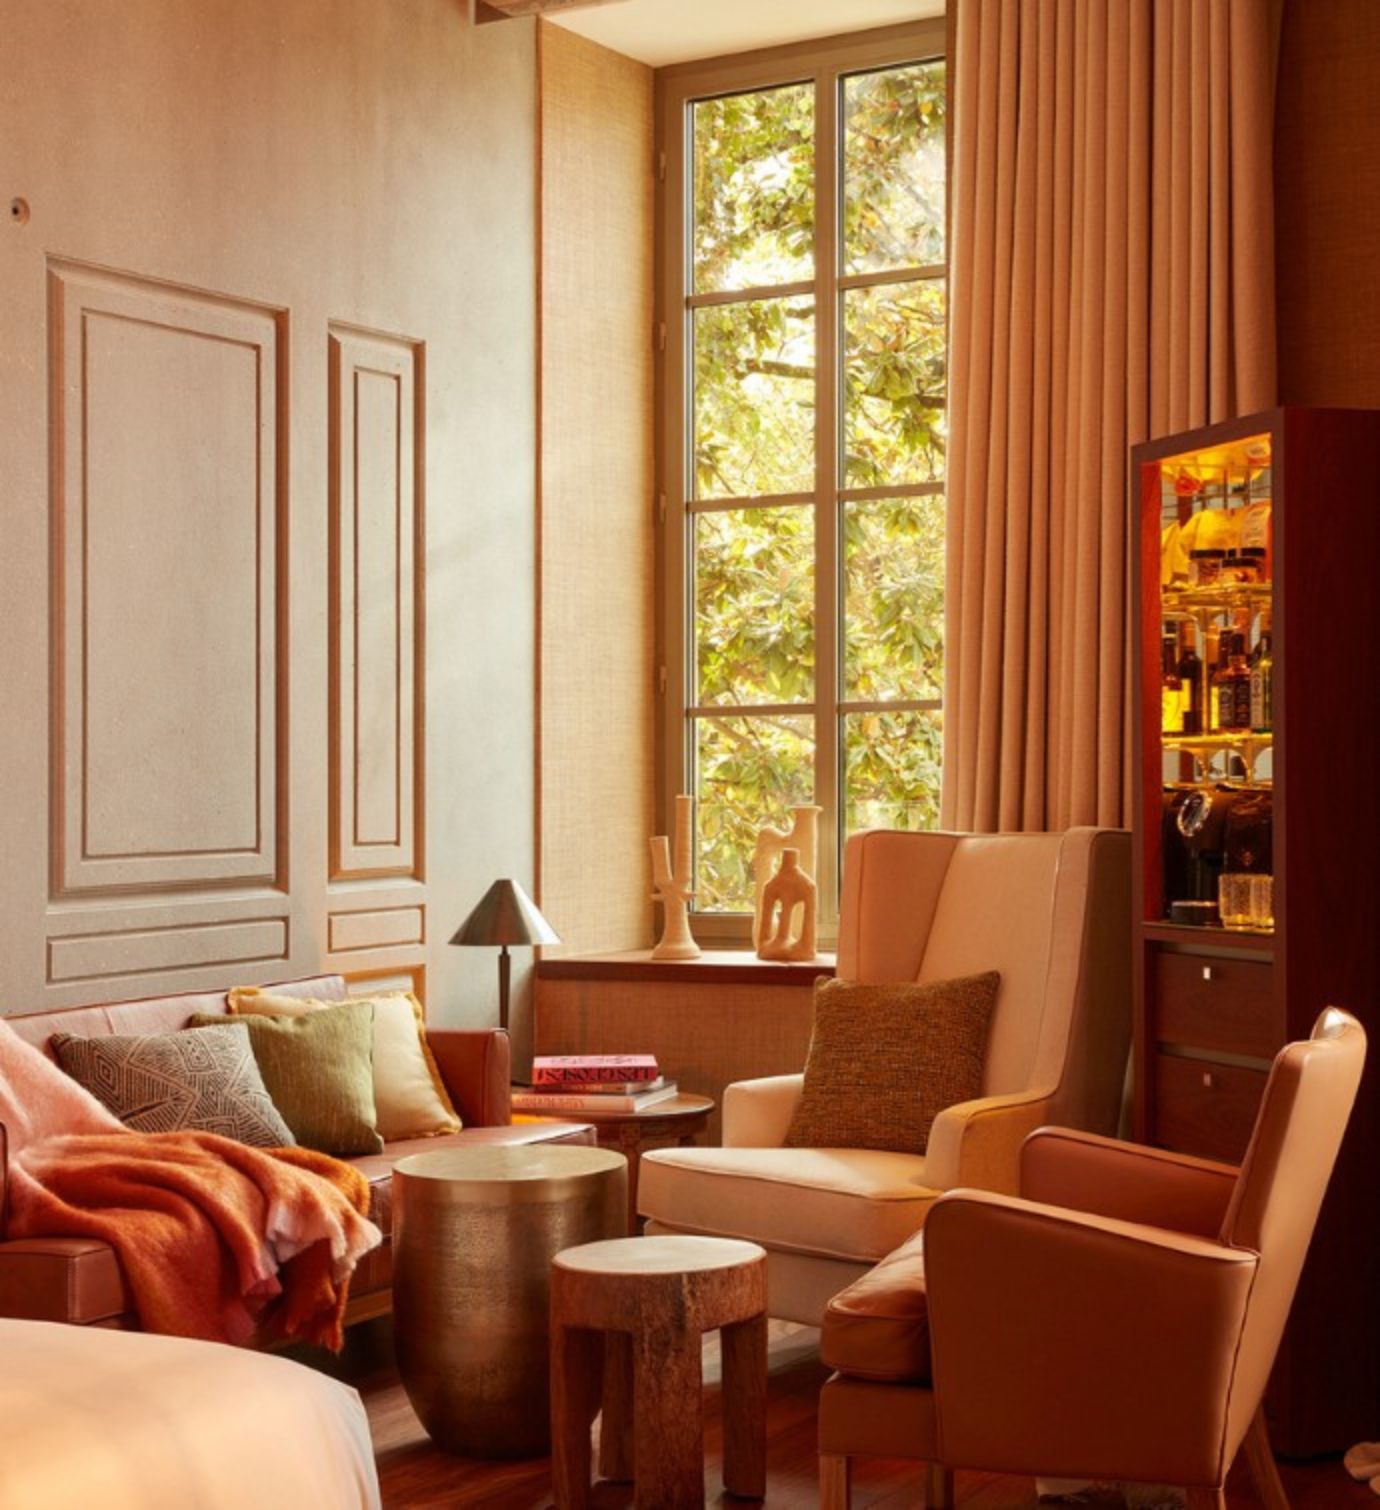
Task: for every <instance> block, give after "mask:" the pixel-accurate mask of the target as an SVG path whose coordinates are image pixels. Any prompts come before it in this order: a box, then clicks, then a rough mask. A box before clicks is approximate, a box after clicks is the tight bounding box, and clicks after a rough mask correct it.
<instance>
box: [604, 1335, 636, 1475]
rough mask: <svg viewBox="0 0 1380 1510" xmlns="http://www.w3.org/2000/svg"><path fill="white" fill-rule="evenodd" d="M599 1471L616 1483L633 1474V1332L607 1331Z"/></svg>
mask: <svg viewBox="0 0 1380 1510" xmlns="http://www.w3.org/2000/svg"><path fill="white" fill-rule="evenodd" d="M599 1474H600V1477H601V1478H606V1479H612V1480H613V1481H614V1483H616V1484H630V1483H631V1482H632V1477H633V1355H632V1334H631V1333H629V1332H605V1333H604V1414H603V1418H602V1420H601V1421H600V1422H599Z"/></svg>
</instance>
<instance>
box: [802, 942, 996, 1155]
mask: <svg viewBox="0 0 1380 1510" xmlns="http://www.w3.org/2000/svg"><path fill="white" fill-rule="evenodd" d="M1000 984H1001V976H1000V975H999V974H998V973H997V972H996V971H995V970H989V971H987V972H986V973H985V974H983V975H965V976H962V977H960V978H959V979H957V980H941V981H933V982H931V983H930V984H929V985H924V986H921V985H914V984H911V983H909V982H900V983H895V984H892V983H886V984H876V985H864V984H860V983H858V982H855V981H844V980H821V981H817V982H816V984H815V1026H814V1032H813V1034H812V1035H811V1038H810V1055H809V1059H808V1060H807V1062H806V1065H805V1086H804V1089H803V1091H802V1093H801V1097H800V1101H799V1103H798V1104H797V1106H796V1109H795V1115H794V1116H793V1117H792V1118H791V1125H790V1129H789V1131H788V1132H787V1133H786V1146H787V1147H788V1148H886V1149H891V1150H892V1151H894V1152H896V1153H924V1151H925V1147H926V1144H927V1143H928V1142H929V1136H930V1124H931V1123H932V1122H933V1121H934V1119H935V1117H937V1116H938V1115H939V1113H940V1112H942V1111H943V1110H944V1108H945V1107H946V1106H954V1105H956V1104H957V1103H958V1102H960V1101H970V1100H972V1098H973V1097H975V1096H979V1095H981V1094H982V1066H983V1057H984V1055H985V1053H986V1049H987V1029H988V1026H989V1025H990V1023H991V1020H992V1008H993V1007H994V1006H995V1004H996V1000H997V987H998V986H999V985H1000Z"/></svg>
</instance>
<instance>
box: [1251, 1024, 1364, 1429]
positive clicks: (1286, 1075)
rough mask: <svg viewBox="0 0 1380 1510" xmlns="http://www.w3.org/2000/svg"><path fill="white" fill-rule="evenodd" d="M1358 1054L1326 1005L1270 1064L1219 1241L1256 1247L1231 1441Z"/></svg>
mask: <svg viewBox="0 0 1380 1510" xmlns="http://www.w3.org/2000/svg"><path fill="white" fill-rule="evenodd" d="M1365 1058H1366V1034H1365V1030H1364V1029H1363V1028H1362V1027H1361V1024H1360V1023H1359V1022H1357V1021H1356V1019H1355V1018H1354V1017H1352V1016H1351V1015H1350V1014H1349V1013H1347V1012H1341V1011H1338V1010H1337V1009H1336V1008H1334V1007H1329V1008H1328V1009H1327V1010H1326V1011H1325V1012H1324V1013H1323V1014H1322V1015H1321V1016H1320V1017H1319V1018H1318V1020H1317V1023H1316V1024H1315V1025H1314V1028H1313V1032H1312V1035H1311V1037H1309V1038H1308V1039H1307V1040H1305V1041H1303V1042H1300V1043H1289V1044H1286V1045H1285V1046H1284V1047H1283V1048H1282V1049H1281V1050H1280V1051H1279V1053H1278V1055H1277V1056H1276V1057H1275V1062H1274V1065H1273V1066H1272V1068H1271V1070H1270V1078H1269V1080H1268V1081H1267V1082H1266V1086H1265V1094H1264V1095H1263V1096H1262V1097H1261V1101H1260V1111H1259V1112H1258V1114H1257V1116H1256V1122H1255V1131H1254V1132H1253V1133H1252V1134H1251V1142H1250V1146H1249V1147H1248V1148H1247V1150H1246V1158H1245V1162H1244V1163H1243V1164H1242V1165H1241V1173H1240V1175H1239V1176H1238V1177H1237V1181H1236V1190H1235V1191H1234V1193H1233V1195H1232V1198H1231V1202H1230V1204H1229V1205H1228V1207H1227V1213H1226V1216H1225V1218H1224V1219H1223V1223H1222V1241H1223V1242H1224V1243H1228V1244H1230V1245H1231V1246H1233V1247H1239V1248H1249V1249H1251V1250H1252V1251H1254V1252H1256V1253H1259V1254H1260V1267H1259V1270H1258V1272H1257V1276H1256V1281H1255V1284H1254V1285H1253V1287H1252V1289H1251V1299H1250V1304H1249V1307H1248V1309H1247V1313H1246V1323H1245V1327H1244V1330H1243V1332H1242V1338H1241V1346H1240V1350H1239V1352H1238V1355H1237V1365H1236V1379H1235V1382H1234V1385H1233V1388H1232V1394H1231V1408H1230V1412H1229V1416H1228V1422H1227V1438H1228V1446H1229V1447H1233V1446H1234V1444H1236V1443H1239V1442H1240V1440H1241V1437H1242V1436H1243V1435H1244V1433H1245V1431H1246V1428H1247V1426H1248V1425H1249V1424H1250V1420H1251V1416H1252V1415H1253V1414H1254V1412H1255V1409H1256V1406H1257V1405H1258V1404H1259V1402H1260V1396H1261V1394H1262V1392H1263V1391H1264V1388H1265V1383H1266V1380H1267V1379H1268V1377H1269V1373H1270V1369H1271V1367H1272V1365H1273V1363H1274V1358H1275V1353H1276V1352H1277V1350H1278V1348H1279V1342H1280V1338H1281V1337H1282V1335H1283V1333H1284V1323H1285V1322H1286V1321H1287V1320H1288V1317H1289V1307H1290V1306H1291V1305H1292V1304H1293V1299H1294V1290H1295V1289H1296V1287H1297V1285H1298V1280H1299V1274H1300V1272H1301V1271H1302V1269H1303V1261H1304V1259H1305V1258H1306V1257H1307V1254H1308V1244H1309V1242H1310V1241H1311V1239H1312V1236H1313V1227H1314V1224H1315V1223H1316V1222H1317V1219H1318V1211H1319V1208H1320V1207H1321V1206H1322V1200H1323V1196H1324V1195H1325V1194H1326V1191H1327V1184H1328V1181H1329V1180H1330V1179H1331V1177H1332V1167H1333V1165H1334V1164H1335V1162H1336V1159H1337V1153H1338V1150H1339V1149H1340V1148H1341V1146H1342V1137H1343V1135H1344V1134H1345V1132H1346V1127H1347V1122H1348V1120H1349V1119H1350V1116H1351V1108H1352V1104H1353V1103H1354V1102H1355V1100H1356V1091H1357V1088H1358V1086H1359V1085H1360V1082H1361V1070H1362V1068H1363V1067H1364V1064H1365ZM1357 1261H1358V1262H1360V1261H1362V1259H1361V1256H1358V1260H1357ZM1339 1324H1344V1321H1342V1320H1340V1319H1339Z"/></svg>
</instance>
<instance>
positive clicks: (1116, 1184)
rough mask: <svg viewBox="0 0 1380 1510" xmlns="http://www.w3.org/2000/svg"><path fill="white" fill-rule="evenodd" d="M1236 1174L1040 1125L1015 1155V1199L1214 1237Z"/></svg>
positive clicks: (1178, 1156) (1229, 1168) (1199, 1161)
mask: <svg viewBox="0 0 1380 1510" xmlns="http://www.w3.org/2000/svg"><path fill="white" fill-rule="evenodd" d="M1236 1177H1237V1170H1236V1168H1235V1167H1234V1166H1233V1165H1230V1164H1215V1163H1212V1162H1211V1161H1210V1160H1208V1159H1194V1158H1190V1157H1189V1156H1188V1155H1187V1154H1176V1153H1169V1152H1167V1151H1166V1150H1164V1149H1160V1148H1146V1147H1145V1146H1143V1145H1142V1144H1139V1143H1122V1142H1119V1141H1118V1140H1117V1139H1115V1138H1103V1137H1099V1136H1098V1134H1096V1133H1087V1132H1077V1131H1075V1130H1074V1129H1073V1128H1069V1127H1042V1128H1040V1129H1038V1130H1037V1131H1036V1132H1033V1133H1032V1134H1031V1135H1030V1136H1029V1137H1028V1138H1027V1139H1026V1140H1025V1145H1024V1147H1023V1148H1022V1149H1021V1195H1022V1196H1024V1197H1025V1198H1026V1199H1027V1200H1031V1201H1039V1202H1042V1203H1043V1204H1045V1205H1049V1206H1064V1207H1068V1208H1069V1209H1071V1210H1074V1211H1084V1212H1088V1213H1090V1214H1093V1215H1097V1216H1110V1217H1115V1218H1116V1219H1117V1220H1118V1221H1123V1222H1143V1223H1145V1224H1147V1225H1148V1226H1151V1227H1167V1228H1169V1229H1170V1230H1171V1231H1174V1232H1191V1233H1194V1234H1196V1235H1197V1236H1198V1237H1209V1238H1215V1237H1216V1236H1217V1235H1218V1234H1219V1233H1220V1232H1221V1230H1222V1222H1223V1219H1224V1218H1225V1216H1226V1214H1227V1206H1228V1204H1229V1203H1230V1201H1231V1197H1232V1192H1233V1191H1234V1190H1235V1189H1236Z"/></svg>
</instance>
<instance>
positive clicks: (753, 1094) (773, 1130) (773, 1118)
mask: <svg viewBox="0 0 1380 1510" xmlns="http://www.w3.org/2000/svg"><path fill="white" fill-rule="evenodd" d="M804 1084H805V1077H804V1075H769V1076H767V1077H766V1078H765V1079H762V1080H738V1081H735V1083H734V1084H732V1085H730V1086H728V1087H727V1089H725V1091H724V1114H723V1146H724V1147H725V1148H782V1147H784V1146H785V1142H786V1130H787V1129H788V1128H789V1127H790V1125H791V1118H792V1117H793V1116H794V1115H795V1108H796V1105H797V1103H798V1102H799V1100H800V1092H801V1089H802V1088H803V1086H804Z"/></svg>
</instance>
